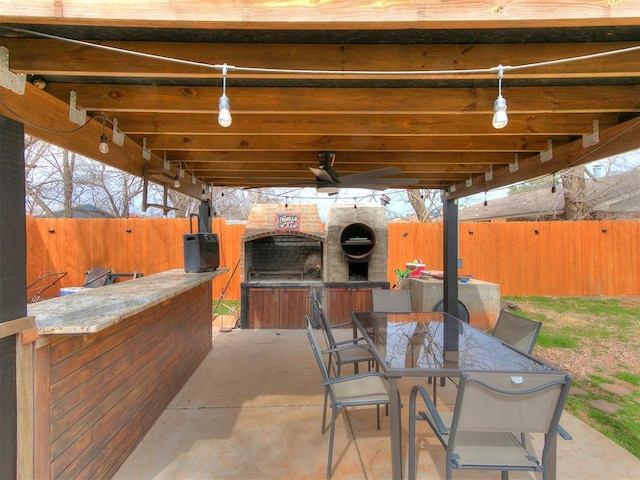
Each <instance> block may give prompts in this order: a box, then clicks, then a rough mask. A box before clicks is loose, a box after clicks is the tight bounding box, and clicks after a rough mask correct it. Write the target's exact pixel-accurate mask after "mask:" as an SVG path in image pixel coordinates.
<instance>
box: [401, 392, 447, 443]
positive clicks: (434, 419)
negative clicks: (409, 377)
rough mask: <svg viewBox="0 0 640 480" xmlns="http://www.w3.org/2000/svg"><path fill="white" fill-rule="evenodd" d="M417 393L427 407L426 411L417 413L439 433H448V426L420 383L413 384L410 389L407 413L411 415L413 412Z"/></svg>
mask: <svg viewBox="0 0 640 480" xmlns="http://www.w3.org/2000/svg"><path fill="white" fill-rule="evenodd" d="M418 393H419V394H420V396H421V397H422V400H423V401H424V404H425V405H426V407H427V412H418V415H420V417H422V418H423V419H424V420H426V421H427V422H429V424H430V425H431V427H432V428H434V429H435V430H437V432H438V433H439V434H440V435H449V427H447V425H446V424H445V423H444V422H443V421H442V418H441V417H440V414H439V413H438V410H437V409H436V406H435V405H434V403H433V402H432V401H431V398H429V394H428V393H427V390H426V389H425V388H424V387H423V386H422V385H414V386H413V388H412V389H411V394H410V396H409V415H412V414H413V412H415V407H416V396H417V394H418Z"/></svg>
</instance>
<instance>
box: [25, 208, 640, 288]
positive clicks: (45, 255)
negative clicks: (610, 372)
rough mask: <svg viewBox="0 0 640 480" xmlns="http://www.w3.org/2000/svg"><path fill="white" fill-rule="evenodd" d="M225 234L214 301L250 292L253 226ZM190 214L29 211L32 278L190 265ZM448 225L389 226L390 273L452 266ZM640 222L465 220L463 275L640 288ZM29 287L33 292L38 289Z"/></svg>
mask: <svg viewBox="0 0 640 480" xmlns="http://www.w3.org/2000/svg"><path fill="white" fill-rule="evenodd" d="M213 232H214V233H217V234H218V235H219V239H220V266H221V267H224V268H228V269H229V273H227V274H225V275H221V276H220V277H218V278H216V279H215V280H214V284H213V299H214V300H217V299H220V298H224V299H226V300H239V299H240V271H239V270H237V271H236V272H235V274H234V275H233V277H231V273H232V272H233V270H234V267H235V266H236V264H237V263H238V261H239V258H240V255H241V247H242V235H243V232H244V226H243V225H239V224H227V223H226V222H225V221H224V219H214V220H213ZM185 233H189V221H188V220H187V219H165V218H122V219H91V220H87V219H50V218H32V217H27V283H28V284H30V283H32V282H34V281H35V280H36V279H37V278H39V277H40V276H41V275H43V274H44V273H46V272H52V271H58V272H59V271H66V272H67V276H66V277H64V278H63V279H62V280H61V282H60V283H59V284H57V285H56V286H55V287H53V288H51V289H49V290H47V291H46V292H45V293H44V294H43V298H48V297H51V296H57V295H58V294H59V287H73V286H80V285H82V283H83V282H84V278H85V272H86V271H87V270H89V269H90V268H92V267H105V268H109V269H111V270H112V272H114V273H134V272H137V273H143V274H144V275H150V274H152V273H157V272H161V271H164V270H169V269H174V268H184V258H183V243H182V238H183V235H184V234H185ZM442 244H443V238H442V224H441V223H405V222H398V223H396V222H392V223H390V224H389V256H388V280H389V282H390V284H391V285H393V284H394V283H396V281H397V276H396V274H395V273H394V272H395V270H396V269H399V270H404V269H405V263H406V262H411V261H413V260H415V259H419V260H421V261H422V262H423V263H425V264H426V268H427V269H428V270H441V269H442V265H443V255H442V250H443V245H442ZM639 246H640V221H637V220H611V221H604V220H603V221H579V222H570V221H558V222H497V223H493V222H492V223H474V222H465V223H461V224H460V239H459V253H460V255H459V256H460V259H461V261H462V268H461V269H460V271H459V273H460V274H461V275H473V277H474V278H477V279H481V280H486V281H489V282H495V283H498V284H500V293H501V295H522V296H530V295H558V296H589V295H604V296H610V295H639V294H640V248H639ZM28 293H29V292H28Z"/></svg>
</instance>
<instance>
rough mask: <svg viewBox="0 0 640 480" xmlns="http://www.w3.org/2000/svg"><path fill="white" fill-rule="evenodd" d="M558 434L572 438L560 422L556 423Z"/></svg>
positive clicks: (568, 438)
mask: <svg viewBox="0 0 640 480" xmlns="http://www.w3.org/2000/svg"><path fill="white" fill-rule="evenodd" d="M558 435H560V436H561V437H562V438H563V439H565V440H573V437H572V436H571V434H570V433H569V432H567V431H566V430H565V429H564V428H562V426H561V425H560V424H558Z"/></svg>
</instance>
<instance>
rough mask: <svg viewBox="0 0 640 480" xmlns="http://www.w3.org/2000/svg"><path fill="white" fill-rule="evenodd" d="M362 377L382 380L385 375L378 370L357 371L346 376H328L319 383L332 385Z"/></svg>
mask: <svg viewBox="0 0 640 480" xmlns="http://www.w3.org/2000/svg"><path fill="white" fill-rule="evenodd" d="M363 377H380V378H382V379H384V380H386V379H387V377H386V376H385V375H384V374H382V373H379V372H365V373H358V374H356V375H348V376H346V377H335V378H330V379H329V380H325V381H323V382H322V383H321V385H333V384H335V383H342V382H349V381H351V380H357V379H358V378H363Z"/></svg>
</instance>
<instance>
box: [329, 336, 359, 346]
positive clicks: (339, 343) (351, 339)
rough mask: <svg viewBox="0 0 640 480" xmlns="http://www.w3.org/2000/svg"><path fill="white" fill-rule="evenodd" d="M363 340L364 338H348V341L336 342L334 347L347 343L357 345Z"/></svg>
mask: <svg viewBox="0 0 640 480" xmlns="http://www.w3.org/2000/svg"><path fill="white" fill-rule="evenodd" d="M363 340H364V337H357V338H350V339H349V340H341V341H339V342H336V345H343V344H347V343H353V344H355V343H358V342H361V341H363Z"/></svg>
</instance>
